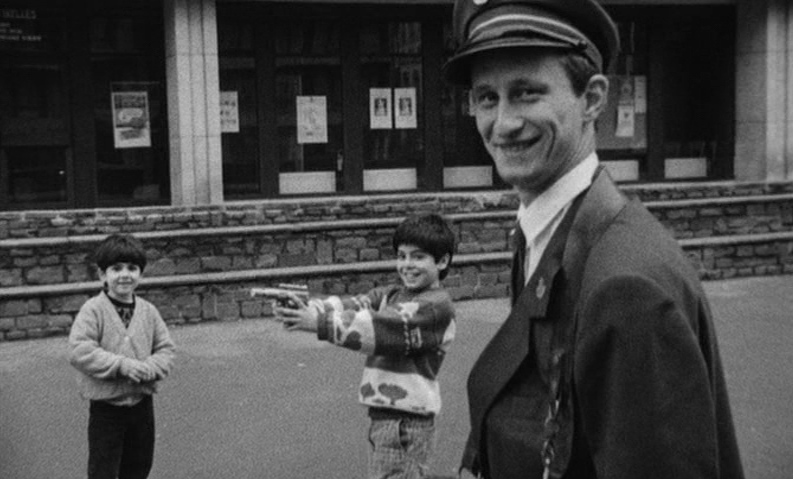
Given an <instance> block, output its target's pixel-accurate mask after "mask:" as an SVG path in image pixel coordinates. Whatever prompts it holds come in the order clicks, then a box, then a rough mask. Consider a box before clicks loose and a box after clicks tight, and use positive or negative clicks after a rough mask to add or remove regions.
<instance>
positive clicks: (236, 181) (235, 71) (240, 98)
mask: <svg viewBox="0 0 793 479" xmlns="http://www.w3.org/2000/svg"><path fill="white" fill-rule="evenodd" d="M254 66H255V65H254V59H253V58H248V57H232V58H221V61H220V89H221V95H226V96H228V98H229V99H230V100H233V99H234V96H235V95H236V105H237V108H236V114H237V127H236V128H234V126H233V124H232V125H229V126H224V124H223V122H221V145H222V149H223V186H224V192H225V193H226V194H227V195H230V196H234V195H241V194H243V195H244V194H254V193H259V192H260V191H261V187H260V182H259V145H258V120H257V115H256V105H257V93H256V70H255V69H254ZM221 101H223V98H221ZM229 113H230V114H232V115H233V114H234V112H233V108H232V111H230V112H229Z"/></svg>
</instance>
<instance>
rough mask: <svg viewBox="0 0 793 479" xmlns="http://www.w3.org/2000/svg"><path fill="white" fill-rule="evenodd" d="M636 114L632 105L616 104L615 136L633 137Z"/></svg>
mask: <svg viewBox="0 0 793 479" xmlns="http://www.w3.org/2000/svg"><path fill="white" fill-rule="evenodd" d="M635 120H636V114H635V111H634V110H633V105H617V131H616V132H615V133H614V136H616V137H617V138H633V136H634V135H635V134H636V121H635Z"/></svg>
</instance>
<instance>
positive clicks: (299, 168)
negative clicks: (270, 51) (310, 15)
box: [275, 19, 344, 194]
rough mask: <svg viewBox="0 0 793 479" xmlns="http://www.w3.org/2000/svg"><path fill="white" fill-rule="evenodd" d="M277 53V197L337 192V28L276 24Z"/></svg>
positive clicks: (317, 22)
mask: <svg viewBox="0 0 793 479" xmlns="http://www.w3.org/2000/svg"><path fill="white" fill-rule="evenodd" d="M275 49H276V55H277V57H276V61H275V64H276V71H275V114H276V128H277V134H276V139H275V141H276V143H277V161H278V171H279V173H280V174H279V192H280V193H281V194H290V193H322V192H334V191H337V190H338V189H340V187H341V181H340V173H341V168H342V167H343V158H344V150H343V145H344V138H343V135H344V130H343V122H342V79H341V59H340V58H339V51H340V49H339V25H338V22H337V21H335V20H333V19H304V20H290V19H283V20H279V21H278V26H277V27H276V40H275Z"/></svg>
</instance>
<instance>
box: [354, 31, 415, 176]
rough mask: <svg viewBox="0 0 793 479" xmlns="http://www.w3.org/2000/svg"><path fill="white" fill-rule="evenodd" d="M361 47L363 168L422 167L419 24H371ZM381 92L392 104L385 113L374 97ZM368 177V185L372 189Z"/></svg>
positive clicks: (363, 35)
mask: <svg viewBox="0 0 793 479" xmlns="http://www.w3.org/2000/svg"><path fill="white" fill-rule="evenodd" d="M359 46H360V49H361V53H362V65H361V76H362V79H363V85H364V87H365V90H364V94H363V95H361V101H363V102H366V110H365V111H369V112H371V116H370V118H369V121H367V122H365V123H364V125H363V140H364V141H363V145H364V161H363V163H364V169H368V170H375V169H394V168H400V169H405V168H407V169H409V170H411V171H414V174H415V173H417V172H419V171H420V170H421V169H422V168H423V167H424V135H423V129H422V128H423V120H424V119H423V118H422V116H421V114H420V112H421V105H422V97H423V88H422V62H421V60H422V59H421V24H420V23H419V22H382V23H372V24H369V25H368V26H366V27H364V28H363V30H362V31H361V37H360V42H359ZM382 95H385V96H384V98H385V100H383V102H384V103H383V104H384V105H388V106H389V107H387V108H385V109H383V110H382V114H383V115H385V117H382V118H381V117H379V116H380V115H379V113H380V112H381V111H380V108H375V106H377V107H379V106H380V100H378V99H376V98H375V96H381V97H382ZM370 102H371V103H372V105H374V106H372V105H370ZM366 181H367V180H366V178H365V179H364V182H365V184H364V188H365V189H370V186H367V184H366ZM373 188H375V189H376V188H379V187H377V186H374V187H373ZM397 188H398V189H402V188H401V187H399V186H397ZM413 188H415V186H413Z"/></svg>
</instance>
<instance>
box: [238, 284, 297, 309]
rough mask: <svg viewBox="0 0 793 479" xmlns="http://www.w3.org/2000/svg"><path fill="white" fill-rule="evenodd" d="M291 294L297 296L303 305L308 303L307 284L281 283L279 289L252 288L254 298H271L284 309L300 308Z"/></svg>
mask: <svg viewBox="0 0 793 479" xmlns="http://www.w3.org/2000/svg"><path fill="white" fill-rule="evenodd" d="M290 293H292V294H295V295H297V296H298V297H299V298H300V299H301V300H302V301H303V303H308V286H306V285H305V284H287V283H281V284H279V285H278V287H277V288H251V296H252V297H255V296H264V297H266V298H270V299H272V300H274V301H275V303H276V304H277V305H278V306H280V307H282V308H291V309H297V308H299V307H300V305H299V304H296V303H295V302H294V300H292V297H291V295H290Z"/></svg>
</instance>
